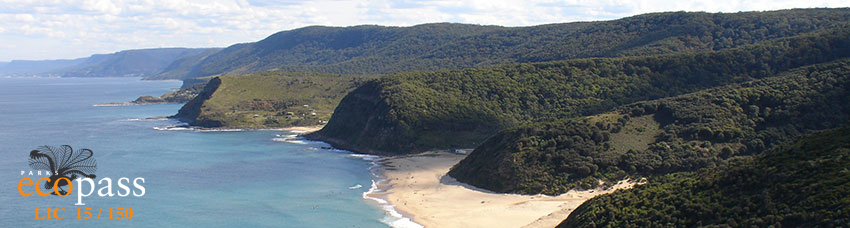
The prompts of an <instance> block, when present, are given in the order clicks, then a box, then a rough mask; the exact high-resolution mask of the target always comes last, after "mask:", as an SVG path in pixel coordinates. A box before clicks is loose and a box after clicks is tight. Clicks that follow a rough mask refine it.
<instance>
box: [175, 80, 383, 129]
mask: <svg viewBox="0 0 850 228" xmlns="http://www.w3.org/2000/svg"><path fill="white" fill-rule="evenodd" d="M371 78H373V76H359V75H335V74H317V73H272V72H269V73H258V74H249V75H233V76H220V77H215V78H213V79H212V80H211V81H210V82H209V83H208V84H207V87H206V88H204V90H203V91H201V93H200V95H199V96H197V97H196V98H195V99H194V100H192V101H190V102H189V103H187V104H186V105H185V106H184V107H183V108H181V109H180V111H179V112H178V114H177V115H175V117H176V118H178V119H181V120H182V121H185V122H189V123H191V124H193V125H197V126H203V127H243V128H269V127H287V126H309V125H319V124H324V122H325V121H327V120H328V119H329V118H330V116H331V113H333V109H334V107H335V106H336V104H337V103H338V102H339V100H340V99H342V97H343V96H344V95H345V94H346V93H348V92H349V91H351V90H352V89H354V88H355V87H356V86H358V85H360V84H361V83H362V81H364V80H367V79H371Z"/></svg>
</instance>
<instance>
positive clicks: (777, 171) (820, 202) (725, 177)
mask: <svg viewBox="0 0 850 228" xmlns="http://www.w3.org/2000/svg"><path fill="white" fill-rule="evenodd" d="M845 107H846V106H845ZM847 167H850V128H847V127H845V128H841V129H836V130H830V131H826V132H820V133H815V134H812V135H810V136H806V137H804V138H802V139H800V140H797V141H795V142H793V143H788V144H786V145H784V146H781V147H777V148H776V149H772V150H770V151H767V152H765V153H763V154H762V155H759V156H755V157H743V158H740V159H734V160H732V161H731V162H729V164H726V165H722V166H720V167H717V168H710V169H705V170H701V171H699V172H695V173H678V174H673V175H667V176H663V177H660V178H653V179H651V180H650V181H649V182H648V183H647V184H644V185H638V186H636V187H635V188H633V189H629V190H621V191H617V192H614V193H611V194H607V195H602V196H598V197H596V198H593V199H591V200H589V201H587V202H585V203H584V204H582V205H581V206H579V207H578V208H577V209H576V210H575V211H574V212H573V213H572V214H570V216H569V218H567V219H566V220H565V221H564V222H563V223H561V224H560V225H559V226H558V227H702V226H708V227H845V226H847V224H850V216H848V215H850V197H848V196H847V193H848V192H850V172H848V168H847Z"/></svg>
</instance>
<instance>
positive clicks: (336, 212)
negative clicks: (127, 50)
mask: <svg viewBox="0 0 850 228" xmlns="http://www.w3.org/2000/svg"><path fill="white" fill-rule="evenodd" d="M176 87H179V82H175V81H141V80H139V79H138V78H93V79H84V78H0V156H1V157H0V186H2V187H0V204H2V207H0V224H2V225H1V226H2V227H33V226H36V227H47V226H51V227H52V226H86V227H88V226H92V227H117V226H130V227H188V226H190V225H191V226H198V227H200V226H204V227H387V225H384V224H382V223H381V222H380V220H381V219H384V218H385V215H384V212H382V211H381V210H380V209H378V207H376V206H375V205H372V203H371V202H369V201H367V200H364V199H363V198H362V193H363V192H365V191H368V190H369V186H370V184H371V180H372V178H373V176H372V174H371V173H370V172H369V171H368V168H369V167H370V166H371V163H370V162H369V161H366V160H362V159H360V158H357V157H354V156H351V154H350V153H348V152H345V151H338V150H325V149H321V147H323V146H327V145H326V144H324V143H320V142H310V141H305V142H303V143H304V144H297V143H291V142H279V141H274V140H273V139H274V138H276V135H278V134H290V133H287V132H281V131H245V132H195V131H163V130H155V129H154V127H158V126H168V125H175V124H178V123H177V122H174V121H172V120H144V119H143V118H146V117H154V116H167V115H173V114H174V113H176V112H177V110H178V109H179V108H180V105H146V106H121V107H94V106H92V105H93V104H100V103H108V102H122V101H129V100H133V99H135V98H136V97H138V96H140V95H160V94H163V93H165V92H168V91H170V90H171V89H172V88H176ZM64 144H67V145H71V146H72V147H74V148H75V149H79V148H88V149H91V150H92V151H94V156H93V157H94V158H95V159H97V171H96V175H97V178H96V181H99V180H101V179H102V178H105V177H108V178H111V179H113V181H117V180H118V178H121V177H127V178H129V179H130V180H131V181H132V180H133V179H134V178H137V177H142V178H144V179H145V182H144V183H143V184H142V185H143V187H144V188H145V195H144V196H141V197H134V196H133V195H130V196H126V197H119V196H118V195H115V196H112V197H100V196H97V193H94V194H92V195H91V196H89V197H86V198H83V203H85V204H86V205H85V206H75V205H74V204H75V203H76V202H77V192H78V190H77V186H74V190H73V191H72V192H71V195H69V196H67V197H59V196H54V195H50V196H47V197H41V196H38V195H36V194H33V195H31V196H29V197H23V196H21V195H20V194H19V193H18V190H17V189H18V181H19V180H20V179H21V178H23V177H30V178H32V179H33V180H34V181H35V180H37V179H38V178H40V177H42V176H28V175H21V171H26V172H28V171H30V170H32V169H31V168H30V167H29V165H28V160H29V151H31V150H34V149H36V148H37V147H39V146H41V145H52V146H60V145H64ZM74 183H75V184H76V182H74ZM356 185H361V186H363V187H362V188H356V189H349V187H352V186H356ZM103 186H105V182H104V184H101V185H97V186H96V188H97V189H99V188H101V187H103ZM66 188H67V187H66ZM112 188H113V191H116V192H117V191H118V190H119V189H120V188H118V186H117V183H115V182H113V186H112ZM130 188H131V190H135V191H137V192H138V191H139V189H136V188H133V187H132V183H130ZM25 190H28V191H33V186H25ZM66 190H67V189H66ZM122 191H123V190H122ZM83 192H84V193H87V192H88V186H84V187H83ZM36 207H39V208H47V207H51V208H57V207H64V208H65V211H64V212H63V211H59V216H64V217H65V218H64V219H62V220H56V219H51V220H36V219H35V208H36ZM78 207H82V208H85V207H91V208H93V210H94V212H95V214H96V213H97V210H98V209H99V208H103V210H104V212H102V213H104V214H101V217H100V219H89V220H78V219H77V211H76V209H77V208H78ZM128 207H129V208H132V210H133V217H132V219H129V220H127V219H122V220H116V219H113V220H110V219H106V218H107V214H105V213H106V212H107V210H108V208H128ZM42 213H44V212H42ZM42 216H44V215H43V214H42Z"/></svg>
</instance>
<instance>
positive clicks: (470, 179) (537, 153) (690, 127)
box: [449, 59, 850, 194]
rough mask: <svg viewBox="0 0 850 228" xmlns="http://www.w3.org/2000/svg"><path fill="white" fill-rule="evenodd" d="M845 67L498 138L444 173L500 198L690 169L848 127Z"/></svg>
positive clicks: (845, 63)
mask: <svg viewBox="0 0 850 228" xmlns="http://www.w3.org/2000/svg"><path fill="white" fill-rule="evenodd" d="M848 97H850V60H848V59H844V60H839V61H837V62H831V63H825V64H819V65H814V66H808V67H803V68H799V69H795V70H792V71H790V72H788V73H783V74H780V75H779V76H776V77H771V78H767V79H762V80H756V81H751V82H744V83H740V84H733V85H728V86H722V87H718V88H713V89H708V90H703V91H699V92H695V93H690V94H686V95H681V96H677V97H672V98H664V99H660V100H654V101H646V102H638V103H635V104H630V105H626V106H623V107H620V108H618V109H617V110H616V111H614V112H609V113H604V114H599V115H593V116H589V117H582V118H574V119H567V120H560V121H555V122H545V123H537V124H531V125H525V126H521V127H517V128H513V129H510V130H506V131H502V132H500V133H499V134H497V135H495V136H493V137H491V138H490V139H489V140H487V141H486V142H484V143H483V144H482V145H481V146H480V147H478V148H476V149H475V151H473V152H472V153H471V154H470V155H469V156H468V157H467V158H466V159H464V160H463V161H461V162H460V163H458V164H457V165H456V166H455V167H453V169H452V170H451V171H450V172H449V175H451V176H452V177H455V178H456V179H458V180H460V181H462V182H465V183H469V184H472V185H475V186H477V187H481V188H484V189H488V190H493V191H497V192H517V193H526V194H537V193H545V194H560V193H564V192H567V191H568V190H570V189H574V188H578V189H590V188H594V187H597V185H598V184H599V182H600V181H604V182H607V183H615V182H617V181H619V180H622V179H625V178H632V179H639V178H640V177H643V176H653V175H663V174H666V173H671V172H682V171H694V170H697V169H701V168H710V167H715V166H718V165H722V164H724V163H725V162H726V161H727V159H729V158H734V157H737V156H742V155H754V154H760V153H762V152H763V151H764V150H765V149H768V148H772V147H774V146H776V145H779V144H782V143H786V142H788V141H791V140H792V139H794V138H795V137H797V136H799V135H801V134H805V133H807V132H810V131H813V130H822V129H829V128H835V127H839V126H843V125H846V124H848V123H850V99H848Z"/></svg>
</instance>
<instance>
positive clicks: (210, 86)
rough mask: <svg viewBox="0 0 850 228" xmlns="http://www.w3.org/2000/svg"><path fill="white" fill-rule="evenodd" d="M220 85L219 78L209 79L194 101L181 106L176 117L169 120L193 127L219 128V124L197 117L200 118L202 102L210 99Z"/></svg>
mask: <svg viewBox="0 0 850 228" xmlns="http://www.w3.org/2000/svg"><path fill="white" fill-rule="evenodd" d="M220 85H221V79H220V78H218V77H215V78H213V79H211V80H210V81H209V82H208V83H207V85H206V86H205V87H204V89H203V90H201V92H200V93H199V94H198V95H197V96H195V98H194V99H192V100H190V101H189V102H187V103H186V104H185V105H183V107H181V108H180V111H178V112H177V114H176V115H174V116H171V118H175V119H178V120H180V121H183V122H186V123H189V124H191V125H195V126H201V127H221V126H222V124H221V122H218V121H214V120H208V119H203V118H202V119H198V117H199V116H201V112H202V110H201V108H202V107H203V104H204V102H205V101H206V100H209V99H210V97H212V95H213V93H215V91H216V90H217V89H218V87H219V86H220Z"/></svg>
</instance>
